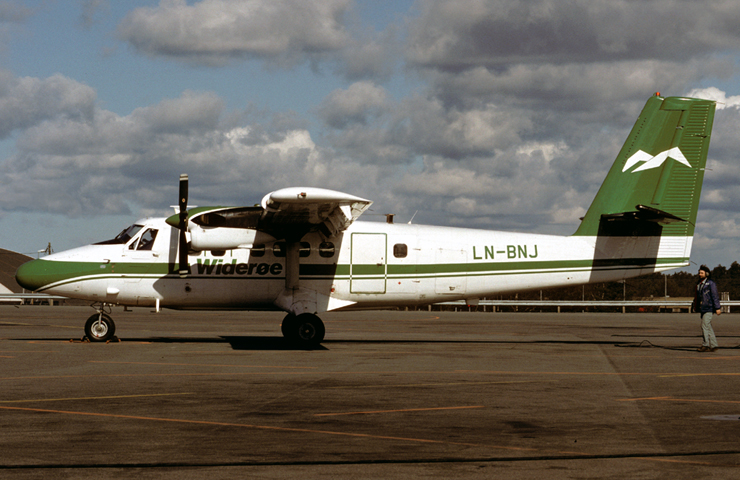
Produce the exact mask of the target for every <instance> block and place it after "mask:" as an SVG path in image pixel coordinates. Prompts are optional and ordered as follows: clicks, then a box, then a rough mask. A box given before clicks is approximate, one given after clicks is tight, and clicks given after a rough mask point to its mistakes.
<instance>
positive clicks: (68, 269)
mask: <svg viewBox="0 0 740 480" xmlns="http://www.w3.org/2000/svg"><path fill="white" fill-rule="evenodd" d="M139 227H140V228H139ZM128 232H129V233H130V235H128V234H127V235H124V236H123V237H121V238H118V237H117V239H118V240H117V241H108V242H103V243H101V244H93V245H87V246H84V247H80V248H76V249H72V250H67V251H64V252H60V253H55V254H52V255H49V256H47V257H44V258H43V259H40V260H34V261H31V262H29V263H27V264H25V265H23V266H21V268H20V269H19V270H18V273H17V279H18V282H19V283H20V284H21V285H22V286H24V287H25V288H27V289H29V290H34V291H38V292H45V293H51V294H57V295H63V296H67V297H70V298H78V299H85V300H89V301H92V302H101V303H108V304H118V305H131V306H155V305H156V306H159V307H164V308H177V309H281V307H280V306H279V302H278V303H276V299H277V298H278V297H279V296H280V295H281V292H283V291H284V289H285V283H286V279H285V277H286V255H285V243H284V242H281V241H273V242H268V243H264V244H258V245H253V246H252V247H251V248H239V249H233V250H224V251H216V250H211V251H202V252H190V255H189V256H188V259H189V262H188V263H189V265H190V273H189V274H188V275H187V276H186V277H185V278H181V277H180V276H179V275H178V273H177V270H178V264H177V263H178V260H177V259H178V230H177V229H175V228H172V227H170V226H169V225H167V224H166V223H165V221H164V219H163V218H152V219H145V220H141V221H138V222H137V223H136V224H135V225H134V226H132V227H130V228H129V229H128ZM122 233H123V232H122ZM690 248H691V238H690V237H689V238H686V237H609V238H607V239H604V238H601V237H592V236H568V237H565V236H553V235H537V234H523V233H510V232H501V231H485V230H476V229H464V228H450V227H434V226H424V225H407V224H388V223H379V222H360V221H357V222H354V223H353V224H352V225H351V226H350V227H349V228H348V229H347V230H345V231H343V232H341V233H339V234H338V235H336V236H334V237H332V238H329V239H326V238H324V237H322V236H321V235H320V234H319V233H308V234H307V235H306V236H305V237H304V238H303V239H302V240H301V249H300V269H299V272H300V276H299V281H300V286H301V288H302V289H306V290H309V291H313V292H317V293H318V294H319V297H320V298H322V299H324V300H323V301H319V302H318V305H317V307H316V310H317V312H316V313H320V312H321V311H327V310H334V309H337V308H353V307H354V308H374V307H383V306H398V305H424V304H431V303H438V302H443V301H451V300H466V301H468V302H469V303H474V301H475V300H476V299H480V298H484V297H490V296H493V295H497V294H503V293H510V292H518V291H524V290H532V289H541V288H548V287H556V286H565V285H575V284H583V283H591V282H603V281H613V280H619V279H623V278H627V277H633V276H638V275H643V274H646V273H651V272H655V271H662V270H667V269H671V268H677V267H681V266H685V265H686V258H687V255H686V253H687V252H689V251H690Z"/></svg>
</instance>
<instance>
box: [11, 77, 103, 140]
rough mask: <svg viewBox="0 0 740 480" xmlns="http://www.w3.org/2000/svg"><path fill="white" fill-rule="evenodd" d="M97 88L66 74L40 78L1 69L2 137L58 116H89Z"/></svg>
mask: <svg viewBox="0 0 740 480" xmlns="http://www.w3.org/2000/svg"><path fill="white" fill-rule="evenodd" d="M95 101H96V94H95V91H94V90H93V89H92V88H90V87H89V86H87V85H84V84H82V83H79V82H77V81H74V80H72V79H70V78H67V77H64V76H62V75H54V76H52V77H49V78H46V79H43V80H40V79H37V78H31V77H24V78H18V77H15V76H14V75H12V74H11V73H10V72H8V71H0V138H6V137H8V136H9V135H10V134H11V133H12V132H13V131H14V130H17V129H23V128H28V127H31V126H33V125H35V124H38V123H39V122H41V121H43V120H49V119H53V118H57V117H64V118H72V119H85V118H86V119H89V118H91V117H92V115H93V113H94V109H95Z"/></svg>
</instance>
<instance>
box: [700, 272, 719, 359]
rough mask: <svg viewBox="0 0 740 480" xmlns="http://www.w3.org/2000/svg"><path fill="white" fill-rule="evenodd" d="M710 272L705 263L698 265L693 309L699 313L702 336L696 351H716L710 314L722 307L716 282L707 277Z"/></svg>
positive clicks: (717, 312) (715, 312) (717, 313)
mask: <svg viewBox="0 0 740 480" xmlns="http://www.w3.org/2000/svg"><path fill="white" fill-rule="evenodd" d="M710 274H711V272H710V271H709V268H707V266H706V265H702V266H701V267H699V283H698V284H697V285H696V296H695V297H694V305H693V307H694V311H698V312H699V313H700V314H701V333H702V336H703V337H704V342H702V345H701V347H700V348H699V349H698V350H697V351H698V352H716V351H717V338H716V337H715V336H714V329H713V328H712V315H713V314H716V315H719V314H720V313H722V309H721V307H720V305H719V294H718V293H717V284H716V283H714V281H713V280H712V279H711V278H709V275H710Z"/></svg>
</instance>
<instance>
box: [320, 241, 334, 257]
mask: <svg viewBox="0 0 740 480" xmlns="http://www.w3.org/2000/svg"><path fill="white" fill-rule="evenodd" d="M334 253H335V248H334V244H333V243H331V242H321V244H320V245H319V255H321V256H322V257H324V258H331V257H333V256H334Z"/></svg>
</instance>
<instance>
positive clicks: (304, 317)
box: [280, 313, 326, 347]
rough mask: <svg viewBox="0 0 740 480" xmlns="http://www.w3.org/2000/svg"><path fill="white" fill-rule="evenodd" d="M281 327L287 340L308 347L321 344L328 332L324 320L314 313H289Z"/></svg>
mask: <svg viewBox="0 0 740 480" xmlns="http://www.w3.org/2000/svg"><path fill="white" fill-rule="evenodd" d="M280 329H281V330H282V332H283V336H284V337H285V339H286V340H288V341H290V342H292V343H295V344H298V345H301V346H306V347H314V346H316V345H318V344H320V343H321V342H322V341H323V340H324V335H325V334H326V329H325V328H324V322H322V321H321V319H320V318H319V317H317V316H316V315H314V314H312V313H302V314H300V315H293V314H292V313H289V314H288V315H286V316H285V318H284V319H283V323H282V325H280Z"/></svg>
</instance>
